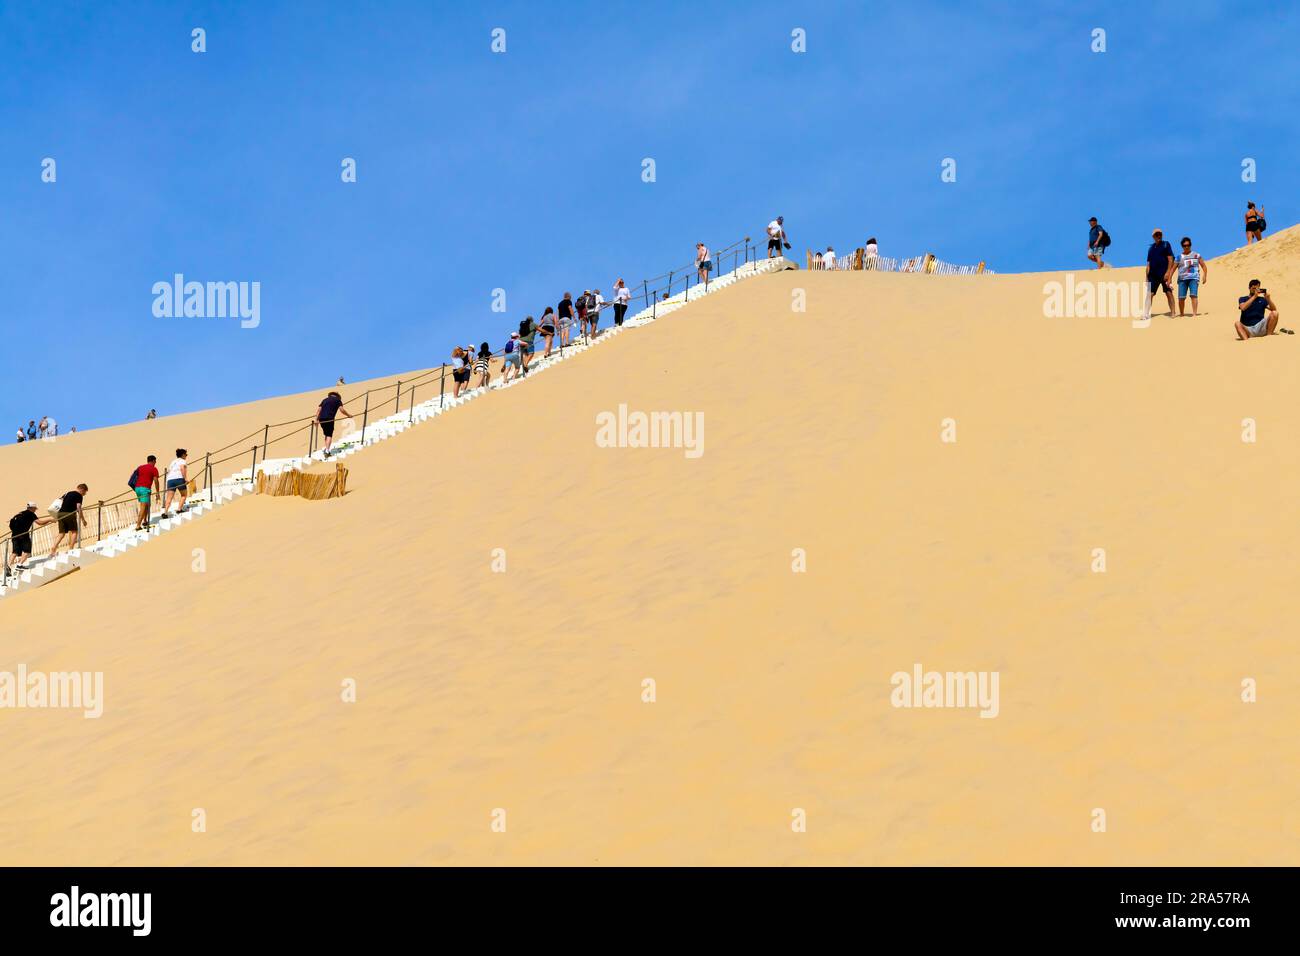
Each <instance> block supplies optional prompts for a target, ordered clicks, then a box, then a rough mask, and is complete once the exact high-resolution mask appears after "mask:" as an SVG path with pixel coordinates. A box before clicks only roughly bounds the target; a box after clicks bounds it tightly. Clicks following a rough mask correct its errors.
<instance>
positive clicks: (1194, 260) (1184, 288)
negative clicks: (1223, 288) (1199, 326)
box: [1178, 236, 1210, 318]
mask: <svg viewBox="0 0 1300 956" xmlns="http://www.w3.org/2000/svg"><path fill="white" fill-rule="evenodd" d="M1179 244H1180V245H1181V246H1182V249H1183V251H1182V252H1181V253H1179V255H1178V314H1179V315H1180V316H1181V315H1183V314H1184V311H1183V310H1184V308H1185V306H1186V304H1187V296H1188V295H1189V294H1190V295H1191V297H1192V318H1196V293H1197V291H1198V290H1199V289H1200V285H1201V283H1202V282H1209V281H1210V267H1209V265H1208V264H1207V263H1206V261H1205V260H1204V259H1202V258H1201V254H1200V253H1199V252H1193V251H1192V239H1191V237H1190V236H1183V238H1182V239H1181V240H1180V242H1179Z"/></svg>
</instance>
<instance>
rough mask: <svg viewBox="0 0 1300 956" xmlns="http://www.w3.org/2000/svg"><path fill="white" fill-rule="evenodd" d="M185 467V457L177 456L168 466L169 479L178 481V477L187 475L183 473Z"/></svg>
mask: <svg viewBox="0 0 1300 956" xmlns="http://www.w3.org/2000/svg"><path fill="white" fill-rule="evenodd" d="M184 467H185V459H184V458H177V459H176V460H175V461H173V462H172V463H171V464H170V465H168V466H167V480H168V481H176V480H177V479H178V478H183V477H185V476H184V475H182V474H181V469H182V468H184Z"/></svg>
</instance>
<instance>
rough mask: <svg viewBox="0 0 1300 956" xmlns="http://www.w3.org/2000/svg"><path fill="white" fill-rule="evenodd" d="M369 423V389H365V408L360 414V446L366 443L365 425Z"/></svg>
mask: <svg viewBox="0 0 1300 956" xmlns="http://www.w3.org/2000/svg"><path fill="white" fill-rule="evenodd" d="M369 423H370V389H366V407H365V409H364V410H363V411H362V413H361V444H362V445H365V443H366V425H368V424H369Z"/></svg>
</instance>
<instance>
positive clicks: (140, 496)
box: [135, 488, 149, 505]
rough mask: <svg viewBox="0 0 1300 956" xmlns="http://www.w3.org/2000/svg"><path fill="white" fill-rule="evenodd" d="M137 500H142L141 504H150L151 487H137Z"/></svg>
mask: <svg viewBox="0 0 1300 956" xmlns="http://www.w3.org/2000/svg"><path fill="white" fill-rule="evenodd" d="M135 500H136V501H138V502H140V504H142V505H145V504H148V503H149V489H148V488H137V489H135Z"/></svg>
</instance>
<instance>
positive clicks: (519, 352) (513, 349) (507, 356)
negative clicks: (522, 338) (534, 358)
mask: <svg viewBox="0 0 1300 956" xmlns="http://www.w3.org/2000/svg"><path fill="white" fill-rule="evenodd" d="M501 364H502V365H503V366H505V368H504V372H503V374H502V376H501V381H502V382H503V383H505V382H508V381H510V380H511V379H512V378H514V377H515V376H517V375H518V374H519V370H520V368H521V367H522V365H523V349H522V348H521V347H520V344H519V333H518V332H511V333H510V341H509V342H507V343H506V347H505V349H504V350H503V352H502V357H501Z"/></svg>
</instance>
